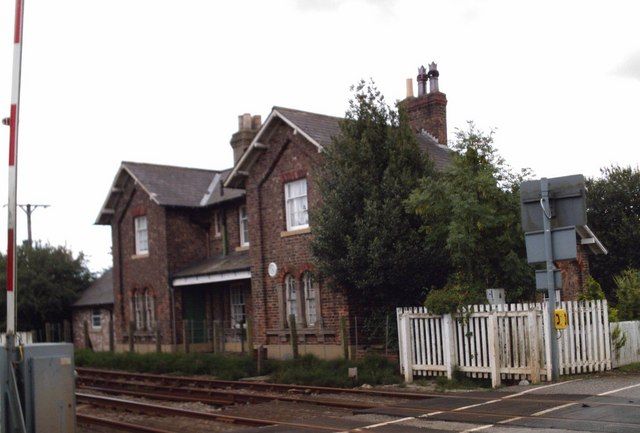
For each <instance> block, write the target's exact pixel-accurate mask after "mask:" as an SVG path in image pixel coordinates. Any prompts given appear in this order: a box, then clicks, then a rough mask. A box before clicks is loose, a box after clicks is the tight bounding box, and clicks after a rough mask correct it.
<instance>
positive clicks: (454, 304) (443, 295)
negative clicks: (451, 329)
mask: <svg viewBox="0 0 640 433" xmlns="http://www.w3.org/2000/svg"><path fill="white" fill-rule="evenodd" d="M483 295H484V294H481V293H480V292H479V291H478V290H474V289H472V288H470V287H465V286H461V285H451V286H447V287H445V288H443V289H436V290H432V291H430V292H429V294H428V295H427V299H426V300H425V302H424V305H425V307H427V310H428V311H429V313H431V314H455V313H456V312H457V311H458V310H459V309H460V308H461V307H465V306H467V305H472V304H483V303H485V302H486V298H485V297H484V296H483Z"/></svg>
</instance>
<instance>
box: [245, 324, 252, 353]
mask: <svg viewBox="0 0 640 433" xmlns="http://www.w3.org/2000/svg"><path fill="white" fill-rule="evenodd" d="M245 323H246V324H247V351H248V352H249V355H251V356H253V319H251V317H249V316H247V318H246V319H245Z"/></svg>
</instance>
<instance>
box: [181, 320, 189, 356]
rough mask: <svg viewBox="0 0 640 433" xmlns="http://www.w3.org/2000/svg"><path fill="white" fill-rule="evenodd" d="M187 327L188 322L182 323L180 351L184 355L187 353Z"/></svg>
mask: <svg viewBox="0 0 640 433" xmlns="http://www.w3.org/2000/svg"><path fill="white" fill-rule="evenodd" d="M187 326H189V321H188V320H183V321H182V350H183V352H184V353H189V334H188V333H187Z"/></svg>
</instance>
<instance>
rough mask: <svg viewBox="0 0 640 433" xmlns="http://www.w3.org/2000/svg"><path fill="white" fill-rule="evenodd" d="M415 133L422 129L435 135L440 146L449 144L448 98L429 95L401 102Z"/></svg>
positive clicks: (436, 93)
mask: <svg viewBox="0 0 640 433" xmlns="http://www.w3.org/2000/svg"><path fill="white" fill-rule="evenodd" d="M401 105H402V107H404V109H405V110H406V112H407V116H408V118H409V124H410V125H411V129H412V130H413V131H416V132H419V131H421V130H422V129H424V130H425V131H427V132H428V133H429V134H431V135H433V136H434V137H435V138H436V139H437V140H438V143H440V144H447V97H446V95H445V94H444V93H441V92H434V93H427V94H426V95H424V96H421V97H417V98H414V97H410V98H407V99H405V100H403V101H402V102H401Z"/></svg>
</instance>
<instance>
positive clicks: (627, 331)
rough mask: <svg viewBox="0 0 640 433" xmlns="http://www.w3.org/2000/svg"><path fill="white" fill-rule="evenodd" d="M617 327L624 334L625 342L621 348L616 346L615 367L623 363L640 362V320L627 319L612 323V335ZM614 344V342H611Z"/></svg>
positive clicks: (614, 354)
mask: <svg viewBox="0 0 640 433" xmlns="http://www.w3.org/2000/svg"><path fill="white" fill-rule="evenodd" d="M616 328H619V329H620V331H618V332H620V333H621V335H623V336H624V339H625V344H624V346H622V347H620V348H619V349H616V348H614V351H613V352H614V353H613V359H612V362H613V367H614V368H616V367H621V366H623V365H627V364H631V363H634V362H640V321H639V320H634V321H626V322H613V323H611V335H612V336H613V333H614V331H615V329H616ZM611 344H612V346H613V345H614V342H613V341H612V342H611Z"/></svg>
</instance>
